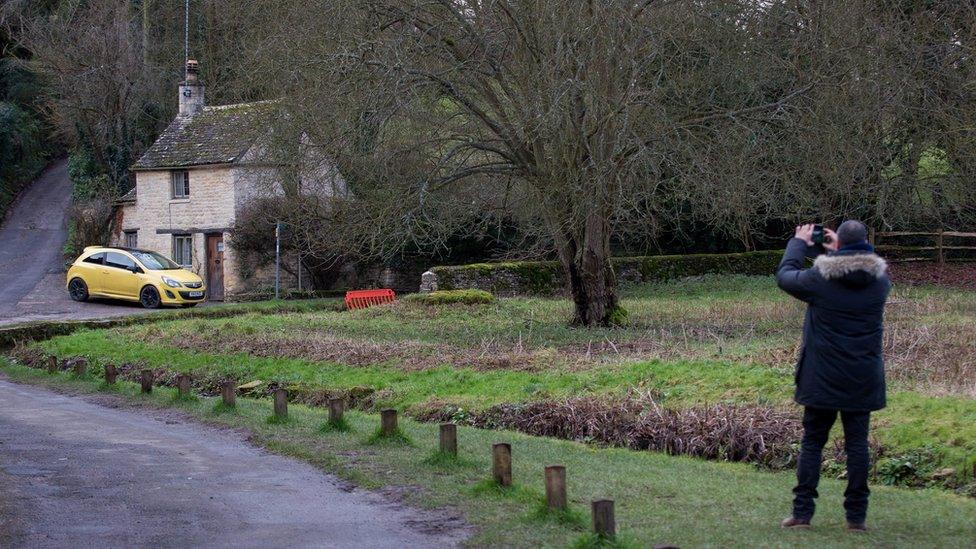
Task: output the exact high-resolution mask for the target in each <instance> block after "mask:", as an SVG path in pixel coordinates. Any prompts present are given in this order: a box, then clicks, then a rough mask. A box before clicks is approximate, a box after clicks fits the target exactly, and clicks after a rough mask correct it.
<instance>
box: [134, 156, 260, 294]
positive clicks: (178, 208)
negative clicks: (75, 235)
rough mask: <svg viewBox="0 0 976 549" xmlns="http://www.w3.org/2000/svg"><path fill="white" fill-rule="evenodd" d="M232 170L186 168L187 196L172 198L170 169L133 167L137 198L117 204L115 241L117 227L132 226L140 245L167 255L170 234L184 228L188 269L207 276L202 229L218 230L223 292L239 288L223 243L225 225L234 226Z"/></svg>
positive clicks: (170, 248)
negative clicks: (189, 254)
mask: <svg viewBox="0 0 976 549" xmlns="http://www.w3.org/2000/svg"><path fill="white" fill-rule="evenodd" d="M233 171H234V170H233V169H232V168H230V167H217V168H191V169H190V170H189V173H190V196H189V197H188V198H172V189H171V183H170V181H171V180H170V177H171V176H170V171H169V170H154V171H139V172H137V173H136V203H135V204H131V205H126V206H124V207H122V222H121V224H120V226H119V227H118V228H119V230H120V232H119V233H118V234H117V235H116V242H115V243H116V244H121V243H122V238H123V236H122V234H123V232H122V231H129V230H137V234H136V239H137V245H138V246H139V247H140V248H144V249H148V250H153V251H156V252H159V253H161V254H163V255H165V256H166V257H170V258H172V257H173V233H174V232H181V233H189V234H190V236H191V238H192V240H193V265H192V266H191V267H190V270H191V271H193V272H195V273H197V274H198V275H200V276H201V277H203V278H204V280H206V257H207V256H206V234H207V233H221V234H223V235H224V262H223V269H224V292H225V294H233V293H235V292H240V291H243V290H244V289H245V288H244V286H243V284H242V282H241V280H240V277H239V276H238V269H237V262H236V258H235V257H234V252H233V250H231V247H230V246H229V245H228V242H229V240H230V238H229V234H228V230H229V229H231V228H233V226H234V219H235V213H236V212H235V209H236V208H235V205H236V200H235V196H236V189H235V178H234V173H233ZM159 231H164V232H162V233H160V232H159Z"/></svg>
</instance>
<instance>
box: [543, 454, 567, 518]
mask: <svg viewBox="0 0 976 549" xmlns="http://www.w3.org/2000/svg"><path fill="white" fill-rule="evenodd" d="M546 505H548V506H549V508H550V509H553V510H558V509H565V508H566V505H567V504H566V468H565V467H563V466H562V465H550V466H549V467H546Z"/></svg>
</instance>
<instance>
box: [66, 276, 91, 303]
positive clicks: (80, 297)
mask: <svg viewBox="0 0 976 549" xmlns="http://www.w3.org/2000/svg"><path fill="white" fill-rule="evenodd" d="M68 295H70V296H71V299H73V300H75V301H88V284H85V281H84V280H82V279H80V278H72V279H71V282H69V283H68Z"/></svg>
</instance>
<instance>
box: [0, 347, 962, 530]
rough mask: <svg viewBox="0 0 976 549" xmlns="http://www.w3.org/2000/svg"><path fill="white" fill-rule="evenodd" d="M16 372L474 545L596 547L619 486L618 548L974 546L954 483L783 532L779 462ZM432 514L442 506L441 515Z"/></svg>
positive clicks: (834, 498) (785, 497) (834, 497)
mask: <svg viewBox="0 0 976 549" xmlns="http://www.w3.org/2000/svg"><path fill="white" fill-rule="evenodd" d="M0 370H2V371H3V372H4V373H6V374H7V375H8V376H9V377H10V378H12V379H14V380H17V381H23V382H30V383H38V384H48V385H55V386H58V387H59V388H62V389H67V390H69V391H75V392H82V393H85V392H88V393H94V392H106V391H111V392H116V393H118V394H119V395H121V396H123V397H125V398H127V399H128V400H129V401H130V402H132V403H134V404H135V405H137V406H149V407H178V408H181V409H182V410H184V411H185V412H186V413H187V414H189V415H191V416H194V417H196V418H198V419H199V420H201V421H204V422H209V423H213V424H217V425H226V426H231V427H235V428H244V429H247V430H248V432H249V433H251V437H250V440H251V441H253V442H254V443H255V444H258V445H263V446H266V447H267V448H269V449H271V450H273V451H275V452H279V453H283V454H287V455H292V456H295V457H298V458H300V459H304V460H307V461H309V462H311V463H314V464H316V465H317V466H319V467H322V468H323V469H326V470H329V471H333V472H336V473H338V474H340V475H341V476H343V477H345V478H347V479H349V480H352V481H354V482H356V483H357V484H360V485H362V486H365V487H374V488H378V487H385V488H384V489H385V491H386V493H387V494H390V495H391V496H393V497H397V498H401V497H402V498H403V499H405V500H406V501H407V502H409V503H412V504H415V505H418V506H422V507H429V508H445V507H446V508H450V509H455V510H457V511H459V512H461V513H462V514H463V516H464V517H465V519H466V520H467V521H468V522H469V523H471V524H472V525H473V526H474V527H475V529H476V530H475V533H474V536H473V538H472V539H471V540H470V545H472V546H497V547H511V546H520V547H530V546H532V547H535V546H538V547H592V546H594V545H593V544H592V541H593V540H592V538H590V537H588V535H587V529H588V522H587V521H588V504H589V502H590V501H591V500H593V499H596V498H603V497H609V498H612V499H614V500H615V502H616V508H617V522H618V531H619V533H620V536H619V543H618V544H617V546H619V547H648V546H650V545H653V544H656V543H665V542H666V543H672V544H677V545H680V546H681V547H865V546H874V547H900V546H904V547H908V546H911V547H964V546H967V545H969V544H971V542H972V540H973V538H974V536H976V500H973V499H971V498H964V497H961V496H957V495H953V494H951V493H948V492H946V491H944V490H935V489H926V490H905V489H901V488H889V487H883V486H882V487H876V488H875V489H874V490H873V494H872V500H871V511H870V516H869V520H870V525H871V527H872V530H871V531H870V532H869V533H867V534H863V535H862V534H848V533H845V532H844V531H843V530H842V525H843V511H842V508H841V498H842V492H843V484H842V482H841V481H838V480H834V479H830V478H827V479H825V480H824V481H823V482H822V486H821V498H820V500H819V502H820V507H819V511H818V514H817V517H816V519H815V525H814V528H813V529H811V530H809V531H803V532H784V531H782V530H780V528H779V527H778V522H779V519H781V518H782V517H784V516H785V515H786V514H788V512H789V500H790V492H789V490H790V488H791V486H792V483H793V477H792V474H791V473H789V472H779V473H770V472H764V471H759V470H756V469H755V468H754V467H752V466H749V465H746V464H738V463H716V462H709V461H704V460H698V459H691V458H684V457H674V456H667V455H664V454H661V453H656V452H634V451H629V450H620V449H601V448H595V447H593V446H590V445H586V444H580V443H575V442H568V441H562V440H556V439H551V438H544V437H531V436H526V435H522V434H518V433H513V432H507V431H488V430H482V429H475V428H467V427H461V428H460V429H459V454H460V459H459V460H457V461H451V460H444V459H442V458H438V456H437V455H436V454H435V453H434V449H435V447H436V440H437V434H436V429H437V428H436V426H435V425H432V424H427V423H417V422H414V421H410V420H401V427H402V430H403V432H404V434H405V436H406V439H407V440H406V441H398V442H376V441H375V440H373V438H372V436H371V435H372V434H373V433H374V432H375V429H376V427H377V425H378V424H379V418H378V416H377V415H376V414H368V413H363V412H356V411H353V412H348V413H347V414H346V415H347V417H348V419H349V424H350V427H351V430H350V431H347V432H336V431H329V430H323V429H322V428H321V427H322V425H323V424H324V423H325V421H326V414H325V412H324V411H323V410H322V409H321V408H310V407H306V406H300V405H293V406H291V407H290V416H291V419H290V420H289V421H288V422H286V423H284V424H275V423H273V422H270V421H269V420H268V416H269V414H270V410H271V406H270V402H269V401H268V400H267V399H260V400H258V399H248V398H243V399H238V406H237V410H236V411H235V412H230V413H228V412H226V411H222V412H219V413H218V412H217V411H216V410H217V409H218V407H217V406H216V405H215V401H214V400H213V399H209V398H200V399H192V400H190V401H181V400H178V399H177V398H175V396H176V395H175V394H174V390H172V389H168V388H163V389H159V390H156V391H154V392H153V393H152V394H151V395H149V396H145V395H140V394H139V392H138V391H139V390H138V387H137V386H136V385H135V384H133V383H129V382H125V383H121V384H120V385H119V386H118V387H117V388H112V389H108V388H106V387H104V386H102V385H100V384H99V382H98V381H96V380H95V379H94V378H93V377H90V376H86V377H84V378H75V377H74V376H72V375H70V374H67V373H61V374H56V375H54V376H50V375H47V374H44V373H41V371H39V370H34V369H28V368H24V367H20V366H12V365H9V364H6V365H3V366H2V368H0ZM494 442H509V443H511V444H512V448H513V462H514V465H513V477H514V480H515V486H514V487H512V488H511V489H505V490H502V489H498V488H494V487H493V486H492V485H491V484H490V482H487V481H486V479H487V478H488V477H489V475H490V473H489V467H490V451H489V449H490V445H491V444H492V443H494ZM554 463H559V464H562V465H565V466H566V468H567V477H568V491H569V499H570V507H571V509H570V512H569V513H566V514H562V515H559V516H553V515H549V514H547V513H545V512H542V511H541V509H543V505H542V501H543V493H544V488H543V467H544V466H545V465H549V464H554ZM434 516H435V517H437V516H440V515H439V514H437V513H435V514H434Z"/></svg>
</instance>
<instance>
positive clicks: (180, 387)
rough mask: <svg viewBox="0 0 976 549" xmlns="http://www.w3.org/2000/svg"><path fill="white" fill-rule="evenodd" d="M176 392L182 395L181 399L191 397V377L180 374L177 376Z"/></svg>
mask: <svg viewBox="0 0 976 549" xmlns="http://www.w3.org/2000/svg"><path fill="white" fill-rule="evenodd" d="M176 390H177V392H178V393H179V395H180V398H186V397H188V396H190V375H189V374H180V375H178V376H176Z"/></svg>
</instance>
